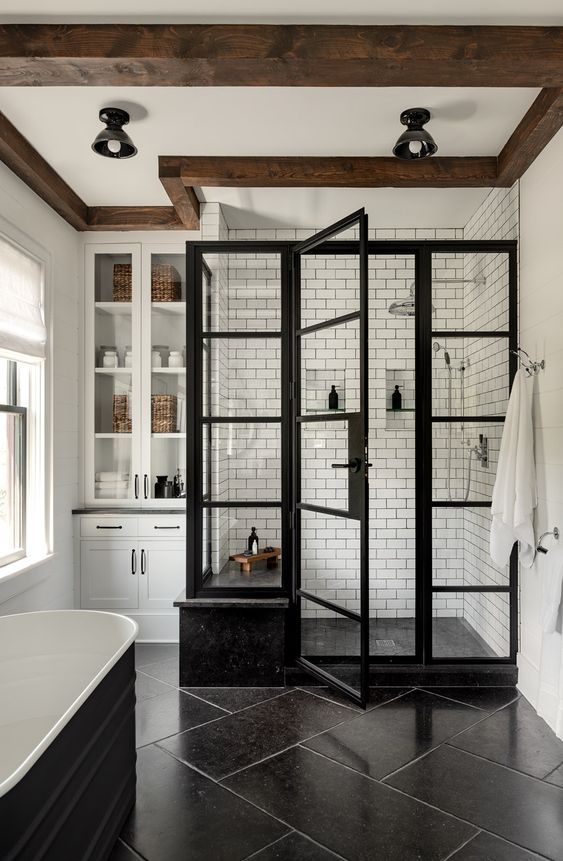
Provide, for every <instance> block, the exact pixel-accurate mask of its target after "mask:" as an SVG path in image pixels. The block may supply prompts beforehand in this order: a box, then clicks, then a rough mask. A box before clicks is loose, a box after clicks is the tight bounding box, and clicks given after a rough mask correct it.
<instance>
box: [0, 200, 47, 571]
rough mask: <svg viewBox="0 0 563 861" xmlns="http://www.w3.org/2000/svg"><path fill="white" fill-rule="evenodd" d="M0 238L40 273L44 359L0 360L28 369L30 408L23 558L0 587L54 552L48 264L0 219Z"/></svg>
mask: <svg viewBox="0 0 563 861" xmlns="http://www.w3.org/2000/svg"><path fill="white" fill-rule="evenodd" d="M0 238H2V239H3V240H4V241H6V242H10V243H11V244H12V245H15V246H16V247H17V248H18V249H19V250H20V251H21V252H22V253H23V254H26V255H27V256H28V257H31V258H33V259H34V260H36V261H37V262H38V263H39V265H40V266H41V272H42V305H43V311H44V317H45V325H46V328H47V344H46V350H45V358H44V359H38V358H36V357H33V356H26V355H18V354H16V353H7V352H6V353H4V352H2V350H0V356H2V357H3V358H7V359H9V360H11V361H16V362H18V363H19V362H21V363H25V364H26V365H28V366H29V369H30V370H29V374H30V387H31V388H32V390H34V391H32V395H31V404H32V407H31V408H30V409H28V413H27V440H26V472H27V480H26V488H25V497H26V522H25V524H24V530H25V536H26V537H25V555H24V556H22V557H21V558H19V559H18V560H16V561H13V562H7V563H6V564H4V565H0V583H1V582H2V581H3V580H7V579H9V578H11V577H13V576H14V575H15V574H20V573H23V572H24V571H26V570H28V569H29V568H33V567H35V566H36V565H37V564H38V563H40V562H42V561H44V560H45V559H48V558H49V557H50V556H51V555H52V553H53V427H52V422H53V410H52V393H53V362H52V330H53V321H52V314H51V302H50V295H51V284H52V283H53V281H52V261H51V255H50V254H49V252H48V251H47V249H45V248H43V246H41V245H39V244H38V243H37V242H35V241H34V240H33V239H32V238H31V237H30V236H27V234H25V233H23V232H22V231H21V230H19V229H18V228H17V227H15V226H14V225H13V224H11V223H10V222H8V221H7V220H6V219H4V218H2V217H1V216H0Z"/></svg>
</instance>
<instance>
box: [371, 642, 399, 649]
mask: <svg viewBox="0 0 563 861" xmlns="http://www.w3.org/2000/svg"><path fill="white" fill-rule="evenodd" d="M375 645H376V647H377V648H378V649H394V648H395V640H376V641H375Z"/></svg>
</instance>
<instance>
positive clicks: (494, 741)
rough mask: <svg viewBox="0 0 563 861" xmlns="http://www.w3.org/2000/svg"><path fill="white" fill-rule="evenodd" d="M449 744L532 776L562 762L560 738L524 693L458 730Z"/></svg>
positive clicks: (562, 743)
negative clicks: (501, 707) (475, 724)
mask: <svg viewBox="0 0 563 861" xmlns="http://www.w3.org/2000/svg"><path fill="white" fill-rule="evenodd" d="M452 744H455V746H456V747H460V748H462V749H463V750H468V751H469V752H470V753H476V754H478V755H479V756H484V757H486V758H487V759H491V760H493V762H500V763H501V764H502V765H508V766H509V767H510V768H515V769H516V770H517V771H523V772H524V773H525V774H531V775H533V776H534V777H545V776H546V775H547V774H549V773H550V772H551V771H553V769H554V768H556V767H557V766H558V765H560V764H561V763H562V762H563V741H560V740H559V739H558V738H557V736H556V735H555V733H554V732H553V730H552V729H550V728H549V727H548V725H547V724H546V723H545V721H543V720H542V719H541V718H540V717H538V715H537V714H536V712H535V711H534V709H533V708H532V706H531V705H530V704H529V703H528V702H527V700H525V699H524V697H520V698H519V699H518V700H516V701H515V702H514V703H511V705H508V706H506V707H505V708H503V709H501V710H500V711H498V712H495V713H494V714H493V715H491V716H490V717H488V718H486V720H484V721H482V722H481V723H480V724H479V725H478V726H475V727H473V728H472V729H469V730H467V731H466V732H464V733H462V734H461V735H460V736H458V737H457V738H456V739H454V741H453V742H452Z"/></svg>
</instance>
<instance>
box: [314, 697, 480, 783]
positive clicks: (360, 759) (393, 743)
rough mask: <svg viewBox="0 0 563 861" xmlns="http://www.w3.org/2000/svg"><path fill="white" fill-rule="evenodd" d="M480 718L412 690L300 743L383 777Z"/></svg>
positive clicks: (472, 711)
mask: <svg viewBox="0 0 563 861" xmlns="http://www.w3.org/2000/svg"><path fill="white" fill-rule="evenodd" d="M483 717H484V714H483V712H480V711H478V710H477V709H474V708H471V706H465V705H462V704H461V703H456V702H453V700H446V699H443V698H442V697H437V696H434V694H429V693H427V692H426V691H420V690H415V691H411V692H410V693H407V694H405V695H404V696H402V697H399V698H398V699H395V700H392V701H391V702H388V703H385V704H383V705H381V706H379V708H376V709H374V710H373V711H370V712H368V713H367V714H364V715H362V716H361V717H357V718H356V719H355V720H353V721H351V722H350V723H347V724H344V725H343V726H339V727H335V728H334V729H331V730H329V731H328V732H325V733H323V734H322V735H317V736H315V738H312V739H310V740H309V741H306V742H304V743H303V744H304V746H305V747H308V748H310V749H311V750H316V751H318V752H319V753H322V754H324V755H325V756H328V757H330V758H331V759H334V760H336V761H337V762H341V763H343V764H344V765H348V766H349V767H350V768H353V769H355V770H356V771H359V772H361V773H362V774H367V775H369V776H370V777H375V778H382V777H384V776H385V775H386V774H390V773H391V772H392V771H395V769H397V768H401V766H403V765H405V764H406V763H407V762H410V761H411V760H412V759H415V758H416V757H417V756H421V755H422V754H423V753H425V752H426V751H427V750H430V748H432V747H435V746H436V745H438V744H440V743H441V742H443V741H444V740H445V739H447V738H451V736H453V735H455V733H457V732H460V730H462V729H465V728H466V727H468V726H470V725H471V724H473V723H475V721H478V720H482V719H483Z"/></svg>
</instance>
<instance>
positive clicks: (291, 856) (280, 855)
mask: <svg viewBox="0 0 563 861" xmlns="http://www.w3.org/2000/svg"><path fill="white" fill-rule="evenodd" d="M335 859H338V856H337V855H335V854H334V852H329V851H328V849H323V847H322V846H319V845H318V843H313V841H312V840H309V838H308V837H304V836H303V834H298V833H297V832H296V831H292V833H291V834H288V835H287V837H282V839H281V840H278V841H277V843H274V844H273V845H272V846H268V847H266V849H262V851H261V852H258V854H257V855H253V856H252V861H335Z"/></svg>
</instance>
